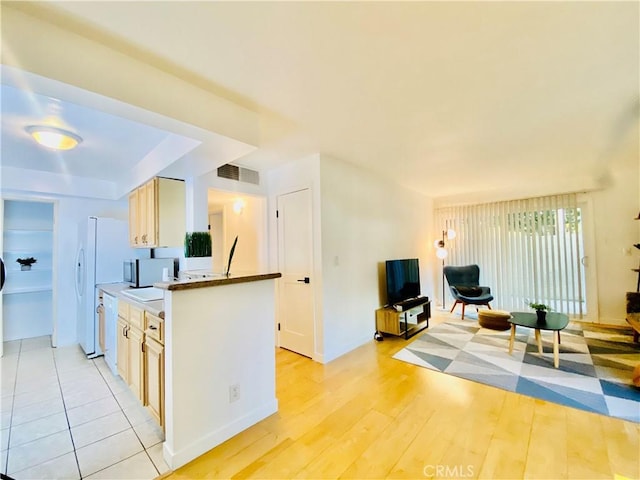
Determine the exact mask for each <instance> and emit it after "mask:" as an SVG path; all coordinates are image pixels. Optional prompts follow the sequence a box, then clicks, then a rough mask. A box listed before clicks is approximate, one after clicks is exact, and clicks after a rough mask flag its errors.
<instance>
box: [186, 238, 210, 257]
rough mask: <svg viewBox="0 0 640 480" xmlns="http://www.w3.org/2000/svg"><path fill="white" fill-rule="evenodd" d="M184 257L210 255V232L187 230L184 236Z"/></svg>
mask: <svg viewBox="0 0 640 480" xmlns="http://www.w3.org/2000/svg"><path fill="white" fill-rule="evenodd" d="M184 256H185V257H210V256H211V234H210V233H209V232H187V233H186V234H185V238H184Z"/></svg>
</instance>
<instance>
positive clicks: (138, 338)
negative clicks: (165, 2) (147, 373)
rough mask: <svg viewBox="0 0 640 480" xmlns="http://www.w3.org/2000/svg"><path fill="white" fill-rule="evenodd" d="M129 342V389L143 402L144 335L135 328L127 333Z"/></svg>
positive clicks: (131, 328)
mask: <svg viewBox="0 0 640 480" xmlns="http://www.w3.org/2000/svg"><path fill="white" fill-rule="evenodd" d="M127 337H128V340H129V378H128V383H129V388H130V389H131V391H132V392H133V393H134V394H135V396H136V397H137V398H138V400H140V401H141V402H144V357H145V355H144V351H143V350H144V333H143V332H141V331H140V330H138V329H137V328H135V327H130V328H129V330H128V331H127Z"/></svg>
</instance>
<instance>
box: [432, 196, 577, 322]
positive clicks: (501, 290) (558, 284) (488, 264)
mask: <svg viewBox="0 0 640 480" xmlns="http://www.w3.org/2000/svg"><path fill="white" fill-rule="evenodd" d="M435 225H436V226H441V229H442V230H446V229H449V228H452V229H454V230H455V231H456V238H455V239H453V240H448V241H447V244H446V247H447V250H448V252H449V255H448V257H447V259H446V263H447V264H448V265H468V264H472V263H475V264H478V265H479V266H480V280H481V284H482V285H487V286H489V287H491V292H492V293H493V296H494V297H495V300H494V302H493V305H492V306H493V307H494V308H500V309H504V310H509V311H515V310H525V311H526V310H528V309H529V308H528V306H527V304H528V303H529V302H536V303H545V304H547V305H549V306H551V308H553V310H555V311H558V312H563V313H567V314H570V315H574V316H578V317H581V316H582V315H583V314H584V313H585V309H586V303H585V278H584V269H583V268H582V264H581V258H582V256H583V253H582V252H583V250H584V249H583V241H582V222H581V211H580V208H579V207H578V205H577V202H576V195H575V194H566V195H554V196H548V197H538V198H528V199H523V200H513V201H506V202H497V203H487V204H482V205H464V206H456V207H446V208H440V209H437V210H436V214H435ZM438 236H439V235H436V237H438ZM439 288H442V287H441V286H440V287H439ZM445 288H446V287H445ZM439 293H440V295H442V292H439ZM447 293H448V292H447Z"/></svg>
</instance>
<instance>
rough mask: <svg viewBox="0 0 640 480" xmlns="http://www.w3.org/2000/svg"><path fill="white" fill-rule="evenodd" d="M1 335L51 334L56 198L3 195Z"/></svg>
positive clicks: (9, 337)
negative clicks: (22, 198)
mask: <svg viewBox="0 0 640 480" xmlns="http://www.w3.org/2000/svg"><path fill="white" fill-rule="evenodd" d="M2 204H3V207H2V258H3V260H4V263H5V268H6V283H5V285H4V288H3V290H2V320H1V322H0V323H1V326H2V334H1V336H2V338H1V339H0V340H1V341H3V342H4V341H12V340H20V339H24V338H32V337H40V336H46V335H50V336H51V337H52V343H53V344H54V345H55V322H54V310H53V265H54V261H53V260H54V259H53V256H54V254H53V252H54V248H53V244H54V206H55V205H54V203H53V202H41V201H29V200H10V199H4V200H3V202H2Z"/></svg>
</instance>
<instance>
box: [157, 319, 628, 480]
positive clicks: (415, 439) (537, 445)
mask: <svg viewBox="0 0 640 480" xmlns="http://www.w3.org/2000/svg"><path fill="white" fill-rule="evenodd" d="M447 316H448V315H447V314H445V313H436V314H435V316H434V317H435V318H434V319H432V322H433V323H439V322H440V321H443V320H445V319H446V318H447ZM372 334H373V332H372ZM406 344H407V342H406V341H405V340H404V339H399V338H393V337H391V338H390V337H385V340H384V341H383V342H375V341H373V340H372V341H371V342H370V343H368V344H366V345H364V346H362V347H360V348H358V349H357V350H355V351H353V352H350V353H349V354H347V355H344V356H343V357H341V358H339V359H337V360H335V361H333V362H331V363H329V364H327V365H321V364H318V363H315V362H313V361H311V360H309V359H307V358H304V357H301V356H299V355H297V354H295V353H292V352H288V351H286V350H278V351H277V354H276V361H277V396H278V401H279V411H278V413H277V414H274V415H272V416H271V417H269V418H267V419H265V420H263V421H262V422H260V423H258V424H256V425H254V426H253V427H251V428H249V429H248V430H245V431H244V432H242V433H241V434H239V435H237V436H235V437H234V438H232V439H230V440H228V441H227V442H225V443H223V444H222V445H220V446H218V447H217V448H215V449H213V450H211V451H210V452H207V453H206V454H204V455H203V456H201V457H199V458H198V459H196V460H194V461H193V462H191V463H189V464H187V465H185V466H184V467H182V468H180V469H178V470H177V471H175V472H173V473H172V474H170V475H169V476H168V478H171V479H187V478H188V479H200V478H260V479H286V478H313V479H328V478H352V479H365V478H412V479H419V478H491V479H520V478H539V479H562V478H570V479H596V478H610V479H612V478H620V479H622V478H628V479H637V478H640V441H639V437H640V426H639V425H638V424H635V423H632V422H626V421H622V420H618V419H614V418H610V417H605V416H602V415H597V414H592V413H587V412H583V411H579V410H575V409H572V408H568V407H563V406H560V405H556V404H553V403H548V402H545V401H541V400H536V399H533V398H530V397H525V396H522V395H519V394H515V393H510V392H506V391H503V390H499V389H497V388H493V387H489V386H485V385H481V384H477V383H474V382H470V381H466V380H462V379H458V378H456V377H453V376H450V375H444V374H441V373H437V372H434V371H431V370H428V369H425V368H420V367H416V366H414V365H410V364H408V363H405V362H401V361H398V360H394V359H393V358H391V357H392V355H393V354H394V353H395V352H396V351H398V350H400V349H401V348H403V347H404V346H405V345H406ZM506 347H507V346H506V345H505V348H506Z"/></svg>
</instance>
